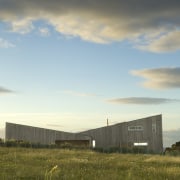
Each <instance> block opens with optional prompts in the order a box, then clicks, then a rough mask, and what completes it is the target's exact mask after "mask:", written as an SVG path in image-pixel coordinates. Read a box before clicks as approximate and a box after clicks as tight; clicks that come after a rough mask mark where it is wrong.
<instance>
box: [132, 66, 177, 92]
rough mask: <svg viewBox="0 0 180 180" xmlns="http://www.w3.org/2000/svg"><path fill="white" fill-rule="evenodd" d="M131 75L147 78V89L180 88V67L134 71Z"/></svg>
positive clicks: (144, 84)
mask: <svg viewBox="0 0 180 180" xmlns="http://www.w3.org/2000/svg"><path fill="white" fill-rule="evenodd" d="M131 73H132V74H133V75H136V76H140V77H142V78H145V79H146V81H145V82H144V83H143V86H144V87H147V88H152V89H168V88H180V67H167V68H157V69H143V70H134V71H132V72H131Z"/></svg>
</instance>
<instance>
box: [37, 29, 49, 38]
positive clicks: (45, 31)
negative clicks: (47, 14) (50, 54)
mask: <svg viewBox="0 0 180 180" xmlns="http://www.w3.org/2000/svg"><path fill="white" fill-rule="evenodd" d="M39 33H40V34H41V36H45V37H47V36H50V31H49V29H48V28H46V27H44V28H39Z"/></svg>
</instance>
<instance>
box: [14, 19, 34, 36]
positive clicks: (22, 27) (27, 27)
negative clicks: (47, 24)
mask: <svg viewBox="0 0 180 180" xmlns="http://www.w3.org/2000/svg"><path fill="white" fill-rule="evenodd" d="M33 29H34V26H33V24H32V19H30V18H23V19H20V20H14V21H12V22H11V31H12V32H18V33H20V34H27V33H29V32H31V31H32V30H33Z"/></svg>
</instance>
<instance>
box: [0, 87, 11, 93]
mask: <svg viewBox="0 0 180 180" xmlns="http://www.w3.org/2000/svg"><path fill="white" fill-rule="evenodd" d="M13 92H14V91H12V90H9V89H6V88H4V87H1V86H0V95H1V94H6V93H13Z"/></svg>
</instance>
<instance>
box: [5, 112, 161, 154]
mask: <svg viewBox="0 0 180 180" xmlns="http://www.w3.org/2000/svg"><path fill="white" fill-rule="evenodd" d="M133 128H134V130H133ZM6 139H16V140H24V141H29V142H39V143H42V144H53V143H55V141H56V140H87V139H88V140H91V141H92V140H95V142H96V147H98V148H111V147H119V148H123V147H128V148H132V147H134V143H145V142H146V143H148V146H147V150H148V151H149V152H150V151H153V152H156V153H160V152H162V151H163V142H162V116H161V115H156V116H152V117H147V118H142V119H138V120H134V121H129V122H123V123H118V124H115V125H112V126H106V127H101V128H97V129H91V130H88V131H84V132H80V133H68V132H63V131H55V130H50V129H43V128H37V127H31V126H24V125H19V124H13V123H6Z"/></svg>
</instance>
